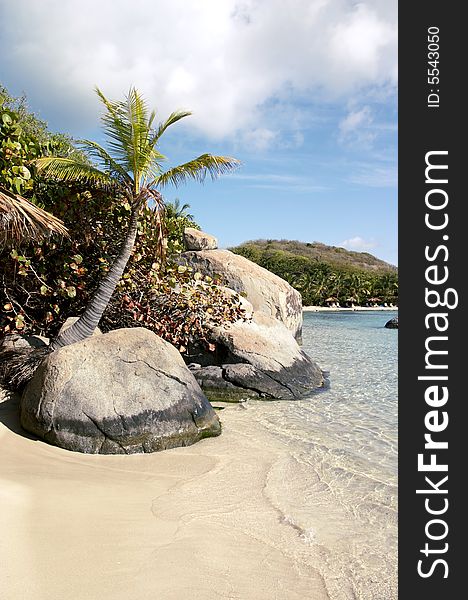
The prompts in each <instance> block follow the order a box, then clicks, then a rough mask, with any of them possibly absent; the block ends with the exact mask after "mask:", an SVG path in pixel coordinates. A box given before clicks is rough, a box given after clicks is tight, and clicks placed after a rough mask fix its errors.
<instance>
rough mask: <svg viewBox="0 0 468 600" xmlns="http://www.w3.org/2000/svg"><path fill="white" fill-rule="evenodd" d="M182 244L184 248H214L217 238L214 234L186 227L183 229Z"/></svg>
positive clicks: (216, 245) (216, 244)
mask: <svg viewBox="0 0 468 600" xmlns="http://www.w3.org/2000/svg"><path fill="white" fill-rule="evenodd" d="M184 245H185V248H186V250H216V248H217V247H218V240H217V239H216V238H215V237H214V235H210V234H209V233H205V232H204V231H199V230H198V229H194V228H193V227H186V228H185V229H184Z"/></svg>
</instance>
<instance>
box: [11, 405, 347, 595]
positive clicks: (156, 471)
mask: <svg viewBox="0 0 468 600" xmlns="http://www.w3.org/2000/svg"><path fill="white" fill-rule="evenodd" d="M249 413H250V410H249V408H248V407H247V408H245V407H244V406H242V405H229V406H227V407H226V408H225V410H222V411H221V412H220V417H221V419H222V423H223V434H222V435H221V436H220V437H218V438H212V439H206V440H203V441H201V442H199V443H198V444H195V445H194V446H190V447H187V448H177V449H174V450H168V451H165V452H161V453H155V454H150V455H135V456H90V455H82V454H78V453H72V452H68V451H66V450H62V449H60V448H55V447H53V446H49V445H47V444H45V443H43V442H41V441H39V440H35V439H33V438H31V437H28V436H27V434H25V433H24V432H23V431H22V430H21V428H20V426H19V424H18V418H17V406H15V404H14V402H13V401H11V400H6V401H4V402H2V403H0V457H1V458H0V531H1V536H0V563H1V565H2V569H1V572H0V589H1V590H2V594H1V597H2V600H23V599H26V598H34V599H35V600H46V599H47V600H107V599H111V598H112V600H119V599H122V600H123V599H127V598H128V597H129V596H130V597H131V598H132V599H133V600H148V599H149V598H158V599H159V598H161V599H164V600H179V599H180V600H182V599H186V598H203V599H204V600H211V599H213V600H214V599H216V600H217V599H221V598H225V599H230V600H249V599H252V600H254V599H255V600H263V599H264V600H275V599H277V600H285V599H288V600H299V599H304V600H305V599H307V600H322V599H327V598H329V594H328V592H327V589H326V585H325V582H324V580H323V579H322V577H321V576H320V574H319V573H318V572H317V570H316V569H315V568H314V564H313V561H311V557H310V553H309V551H308V549H309V547H308V546H307V545H306V544H304V543H302V542H301V540H300V539H299V537H300V534H299V532H298V531H297V530H296V529H295V528H294V527H292V526H291V525H290V524H288V523H287V522H285V521H284V519H283V518H282V517H281V514H280V513H279V511H278V510H277V509H276V508H275V505H274V502H272V501H271V494H270V493H269V491H268V488H269V478H270V476H271V474H272V473H274V471H275V465H277V464H279V463H281V462H282V461H284V460H285V459H287V449H285V448H284V446H282V445H281V444H279V443H277V442H276V440H275V438H274V437H273V436H272V435H269V434H268V432H266V431H264V430H263V429H262V427H261V426H260V425H259V424H257V423H256V422H255V420H253V419H251V418H250V417H251V415H250V414H249ZM275 490H276V491H275V493H278V491H277V488H275ZM343 597H347V596H346V593H345V594H344V596H343ZM349 597H352V596H349Z"/></svg>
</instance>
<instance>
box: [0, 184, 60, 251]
mask: <svg viewBox="0 0 468 600" xmlns="http://www.w3.org/2000/svg"><path fill="white" fill-rule="evenodd" d="M52 233H56V234H59V235H63V236H68V230H67V228H66V227H65V225H64V224H63V223H62V221H61V220H60V219H57V217H54V215H51V214H50V213H49V212H47V211H45V210H43V209H42V208H39V207H38V206H36V205H35V204H33V203H32V202H29V200H26V198H23V197H22V196H19V195H18V194H14V193H13V192H10V191H9V190H7V189H6V188H4V187H2V186H0V246H6V245H10V244H20V243H21V242H22V241H23V240H26V241H35V242H41V241H42V240H43V239H44V238H45V237H48V236H49V235H51V234H52Z"/></svg>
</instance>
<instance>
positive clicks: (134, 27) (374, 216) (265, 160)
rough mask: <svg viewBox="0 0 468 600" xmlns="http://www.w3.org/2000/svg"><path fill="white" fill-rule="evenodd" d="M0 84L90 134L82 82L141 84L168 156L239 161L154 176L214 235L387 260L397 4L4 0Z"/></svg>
mask: <svg viewBox="0 0 468 600" xmlns="http://www.w3.org/2000/svg"><path fill="white" fill-rule="evenodd" d="M0 17H1V18H0V53H1V55H2V61H1V64H0V81H1V82H2V83H3V84H4V85H5V86H6V87H7V88H8V89H9V90H10V92H11V93H13V94H20V93H22V92H25V93H26V94H27V96H28V100H29V105H30V107H31V108H32V110H34V111H35V112H36V113H37V114H39V116H41V117H42V118H44V119H45V120H46V121H48V123H49V125H50V127H51V128H52V129H54V130H58V131H64V132H68V133H70V134H72V135H74V136H75V137H77V138H82V137H88V138H91V139H98V140H99V137H100V133H99V128H98V123H99V105H98V101H97V99H96V97H95V95H94V94H93V91H92V89H93V86H94V85H96V84H97V85H99V87H101V88H102V89H103V91H104V92H105V93H106V94H107V95H108V96H110V97H117V98H120V97H122V96H123V95H124V94H125V92H126V91H127V90H128V88H129V87H130V85H136V86H137V87H138V88H139V89H140V90H141V91H143V92H144V94H145V96H146V98H147V100H148V103H149V104H150V105H152V106H154V107H156V108H158V109H159V111H160V113H159V114H160V115H161V119H163V118H164V117H165V116H167V115H168V114H169V113H170V112H171V111H172V110H174V109H176V108H186V109H187V108H188V109H191V110H193V113H194V114H193V116H192V117H189V118H187V119H185V120H184V121H183V122H180V123H179V124H176V125H175V126H174V127H173V128H172V130H170V131H169V132H168V133H167V134H166V136H165V138H164V140H163V143H162V146H161V150H162V152H163V153H164V154H165V155H166V156H168V158H169V161H168V165H172V164H177V163H180V162H185V161H186V160H189V159H191V158H193V157H194V156H196V155H198V154H201V153H203V152H206V151H209V152H212V153H217V154H224V155H231V156H235V157H236V158H238V159H240V160H241V161H242V167H241V168H240V169H239V170H237V171H236V172H235V173H234V174H232V175H229V176H225V177H223V178H221V179H220V180H218V181H216V182H213V183H212V182H208V181H207V182H206V183H205V184H204V185H203V186H201V185H200V184H189V185H187V186H184V187H181V188H179V189H178V190H173V189H166V190H165V196H166V198H167V199H168V200H172V199H174V198H175V197H179V198H180V199H181V200H182V201H183V202H188V203H189V204H190V205H191V212H193V213H194V214H195V217H196V219H197V220H198V222H199V223H200V224H201V226H202V227H203V228H204V229H205V230H207V231H208V232H210V233H213V234H215V235H216V236H217V237H218V239H219V241H220V245H221V246H230V245H234V244H238V243H241V242H242V241H245V240H248V239H255V238H285V239H299V240H302V241H320V242H324V243H327V244H333V245H340V246H345V247H347V248H350V249H355V250H358V251H369V252H371V253H373V254H375V255H376V256H378V257H380V258H382V259H384V260H387V261H389V262H392V263H394V264H396V261H397V182H396V178H397V112H396V109H397V104H396V85H397V70H396V64H397V30H396V21H397V8H396V2H394V1H393V0H392V1H389V0H372V1H368V2H351V1H349V0H294V1H293V0H289V1H288V0H268V1H266V0H245V1H237V0H197V1H195V0H172V1H171V2H170V3H168V2H164V1H162V0H133V1H132V2H129V1H128V0H114V1H113V2H111V1H110V0H100V1H99V2H96V1H95V0H94V1H91V0H68V1H67V2H65V3H64V2H61V1H59V0H42V1H41V2H36V1H34V0H16V1H15V2H14V3H12V2H8V1H7V0H0Z"/></svg>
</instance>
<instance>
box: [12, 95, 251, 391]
mask: <svg viewBox="0 0 468 600" xmlns="http://www.w3.org/2000/svg"><path fill="white" fill-rule="evenodd" d="M96 93H97V94H98V96H99V99H100V100H101V102H102V103H103V105H104V114H103V116H102V124H103V131H104V135H105V137H106V139H107V149H105V148H104V147H102V146H101V145H99V144H97V143H96V142H93V141H88V140H83V141H81V142H80V146H81V147H82V148H83V150H84V151H85V152H86V154H87V156H89V158H90V159H91V160H92V161H94V162H88V161H86V159H84V158H82V157H81V158H80V157H79V156H78V157H77V156H73V155H72V156H69V157H66V158H63V157H56V156H48V157H43V158H39V159H36V160H35V161H34V164H35V166H36V168H37V170H38V173H39V174H41V175H42V176H43V177H44V178H46V179H49V180H54V181H58V182H63V183H81V184H83V183H84V184H87V185H91V186H93V187H94V188H97V189H102V190H105V191H107V192H109V193H112V194H113V195H114V196H115V198H116V200H117V201H121V202H123V203H128V204H129V205H130V208H131V213H130V220H129V225H128V229H127V232H126V236H125V238H124V240H123V243H122V246H121V248H120V251H119V254H118V255H117V257H116V258H115V260H114V262H113V264H112V265H111V267H110V269H109V271H108V272H107V274H106V275H105V277H104V278H103V279H102V280H101V282H100V283H99V285H98V287H97V289H96V291H95V292H94V295H93V296H92V298H91V299H90V301H89V302H88V304H87V306H86V308H85V309H84V312H83V314H82V315H81V316H80V318H79V319H78V320H77V321H76V322H75V323H74V324H73V325H72V326H71V327H69V328H68V329H66V330H65V331H64V332H62V333H61V334H59V335H58V336H57V337H56V338H55V339H54V340H52V341H51V343H50V345H49V346H48V347H47V348H46V349H38V351H34V352H31V353H30V354H29V355H28V356H27V357H25V356H23V357H21V356H18V357H17V358H15V357H13V356H9V357H7V356H6V355H5V358H4V359H3V362H4V363H5V361H6V359H7V358H8V360H9V363H10V364H9V365H8V367H7V372H6V373H5V380H6V381H7V383H9V385H10V387H13V388H17V389H18V388H21V387H23V386H24V385H25V383H27V381H28V380H29V379H30V378H31V377H32V375H33V373H34V371H35V370H36V368H37V366H38V365H39V364H40V362H41V361H42V359H43V358H44V354H45V353H49V352H52V351H53V350H57V349H59V348H61V347H63V346H67V345H69V344H73V343H76V342H79V341H81V340H83V339H86V338H88V337H90V336H91V335H92V333H93V331H94V330H95V328H96V327H97V325H98V323H99V321H100V319H101V317H102V314H103V312H104V310H105V309H106V307H107V304H108V303H109V301H110V299H111V296H112V294H113V292H114V290H115V288H116V286H117V284H118V282H119V280H120V278H121V276H122V274H123V272H124V270H125V267H126V265H127V262H128V260H129V258H130V255H131V253H132V250H133V247H134V243H135V239H136V235H137V231H138V219H139V215H140V212H141V211H142V209H143V208H144V207H145V206H146V205H147V203H154V204H155V205H156V208H157V209H161V210H162V208H163V205H164V204H163V200H162V195H161V192H160V190H161V189H163V188H164V187H165V186H167V185H171V184H172V185H174V186H176V187H177V186H178V185H180V184H181V183H185V182H186V181H187V180H190V179H194V180H196V181H200V182H203V181H204V179H205V178H206V176H207V175H210V176H211V178H212V179H215V178H216V177H217V176H219V175H221V174H223V173H226V172H228V171H230V170H232V169H233V168H235V167H236V166H238V165H239V164H240V162H239V161H238V160H237V159H235V158H231V157H226V156H213V155H211V154H202V155H201V156H199V157H197V158H195V159H193V160H191V161H189V162H187V163H184V164H182V165H179V166H177V167H172V168H169V169H167V170H165V171H164V170H163V167H162V163H163V162H164V160H166V157H165V156H164V155H163V154H161V153H160V152H159V150H158V147H159V142H160V139H161V137H162V135H163V134H164V133H165V131H166V130H167V129H168V128H169V127H170V126H171V125H173V124H174V123H177V122H178V121H180V120H181V119H183V118H185V117H187V116H189V115H190V114H191V113H190V112H188V111H175V112H173V113H172V114H171V115H169V117H168V118H167V119H166V120H165V121H163V122H162V123H160V124H159V125H157V126H154V121H155V117H156V113H155V111H152V112H150V111H149V109H148V106H147V104H146V102H145V100H144V98H143V97H142V95H141V94H140V93H139V92H138V91H137V90H136V89H135V88H133V87H132V88H130V91H129V93H128V94H127V96H126V97H125V99H124V100H123V101H113V100H108V99H107V98H106V97H105V96H104V94H103V93H102V92H101V90H100V89H99V88H96ZM39 350H41V352H39Z"/></svg>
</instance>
